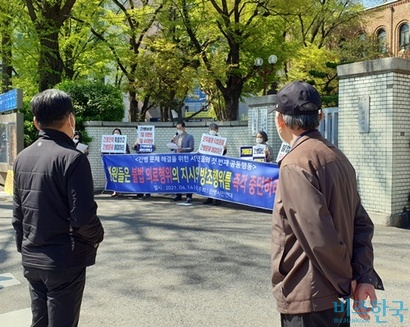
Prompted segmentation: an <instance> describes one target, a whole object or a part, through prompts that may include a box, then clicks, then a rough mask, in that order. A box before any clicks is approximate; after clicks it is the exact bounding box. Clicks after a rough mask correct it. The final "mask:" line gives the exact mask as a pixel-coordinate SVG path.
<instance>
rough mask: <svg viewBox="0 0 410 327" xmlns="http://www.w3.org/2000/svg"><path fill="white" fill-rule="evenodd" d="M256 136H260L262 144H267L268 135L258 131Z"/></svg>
mask: <svg viewBox="0 0 410 327" xmlns="http://www.w3.org/2000/svg"><path fill="white" fill-rule="evenodd" d="M258 134H260V135H262V140H263V142H268V134H266V132H264V131H259V132H258Z"/></svg>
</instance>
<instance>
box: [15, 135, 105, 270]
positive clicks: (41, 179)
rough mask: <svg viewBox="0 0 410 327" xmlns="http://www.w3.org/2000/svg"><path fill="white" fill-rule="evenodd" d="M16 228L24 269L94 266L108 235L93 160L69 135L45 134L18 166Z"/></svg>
mask: <svg viewBox="0 0 410 327" xmlns="http://www.w3.org/2000/svg"><path fill="white" fill-rule="evenodd" d="M13 227H14V229H15V231H16V243H17V250H18V251H19V252H21V253H22V260H23V266H27V267H34V268H39V269H45V270H63V269H64V270H65V269H77V268H82V267H86V266H90V265H93V264H94V263H95V257H96V253H97V247H98V244H99V243H100V242H101V241H102V240H103V235H104V230H103V227H102V225H101V222H100V220H99V218H98V217H97V204H96V203H95V201H94V194H93V180H92V175H91V168H90V164H89V162H88V159H87V157H86V156H85V155H84V154H83V153H81V152H80V151H78V150H76V149H75V145H74V142H73V141H72V140H71V139H70V138H69V137H68V136H67V135H66V134H64V133H62V132H59V131H57V130H52V129H45V130H42V131H40V136H39V139H38V140H37V141H36V142H34V143H33V144H32V145H31V146H29V147H28V148H26V149H24V150H23V151H22V152H21V153H20V154H19V155H18V156H17V159H16V160H15V163H14V210H13Z"/></svg>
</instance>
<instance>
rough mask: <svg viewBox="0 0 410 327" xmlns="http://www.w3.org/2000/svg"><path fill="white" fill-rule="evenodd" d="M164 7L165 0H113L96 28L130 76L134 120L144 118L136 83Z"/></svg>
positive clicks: (126, 73) (124, 72)
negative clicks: (141, 59) (146, 44)
mask: <svg viewBox="0 0 410 327" xmlns="http://www.w3.org/2000/svg"><path fill="white" fill-rule="evenodd" d="M162 8H163V1H160V2H158V3H155V2H149V1H142V2H139V3H136V2H135V1H133V0H125V1H119V0H112V4H111V5H110V6H107V7H106V12H105V14H104V17H105V18H104V19H103V20H100V22H99V24H97V25H95V26H93V29H92V32H93V33H94V35H95V36H96V37H98V38H99V39H100V40H101V41H103V42H104V44H105V45H106V46H107V47H108V49H109V50H110V52H111V55H112V57H113V58H114V62H115V65H116V68H117V69H118V70H119V71H120V72H121V74H122V75H123V76H124V77H125V79H126V83H125V88H126V90H127V92H128V94H129V100H130V120H131V121H139V120H140V119H141V115H140V113H139V111H138V99H137V91H138V89H137V87H136V81H137V79H136V71H137V67H138V63H139V61H138V58H139V56H140V52H141V50H142V49H143V48H144V41H145V38H146V37H147V36H149V35H151V34H153V33H155V31H156V27H155V24H156V23H158V22H157V16H158V13H159V12H160V11H161V9H162ZM120 80H121V79H120ZM143 101H144V99H143ZM144 102H145V101H144Z"/></svg>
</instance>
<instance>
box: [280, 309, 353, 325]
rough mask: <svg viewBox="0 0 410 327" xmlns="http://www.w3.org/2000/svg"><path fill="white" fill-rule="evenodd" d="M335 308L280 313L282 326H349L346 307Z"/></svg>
mask: <svg viewBox="0 0 410 327" xmlns="http://www.w3.org/2000/svg"><path fill="white" fill-rule="evenodd" d="M336 311H337V310H335V309H329V310H325V311H318V312H310V313H303V314H281V315H280V318H281V323H282V327H350V317H349V316H348V315H347V308H346V310H345V311H344V312H336Z"/></svg>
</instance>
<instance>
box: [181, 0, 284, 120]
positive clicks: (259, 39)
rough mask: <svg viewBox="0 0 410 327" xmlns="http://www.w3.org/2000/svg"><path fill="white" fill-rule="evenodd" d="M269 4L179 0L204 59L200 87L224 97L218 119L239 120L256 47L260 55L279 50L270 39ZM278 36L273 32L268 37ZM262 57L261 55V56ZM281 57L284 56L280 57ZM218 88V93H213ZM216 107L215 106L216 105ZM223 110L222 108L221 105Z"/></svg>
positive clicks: (188, 29) (185, 22) (184, 21)
mask: <svg viewBox="0 0 410 327" xmlns="http://www.w3.org/2000/svg"><path fill="white" fill-rule="evenodd" d="M268 2H269V1H252V2H242V1H240V0H233V1H232V0H211V1H209V2H195V1H191V0H178V1H177V2H175V6H176V7H177V8H178V10H179V12H180V15H181V21H182V24H183V26H184V28H185V29H186V34H187V35H188V36H189V39H190V42H191V43H192V45H193V46H194V48H195V51H196V55H197V56H199V58H200V60H201V67H200V76H201V80H200V84H201V85H202V87H203V89H205V90H207V89H208V90H210V91H209V93H212V94H214V95H215V99H218V100H219V99H220V98H219V97H217V96H216V94H217V93H219V94H220V95H221V96H222V98H223V104H222V107H223V108H219V109H218V110H217V111H216V114H217V116H218V119H221V120H236V119H237V114H238V106H239V100H240V97H241V95H242V92H243V90H244V87H245V84H246V83H247V82H248V81H249V80H250V79H251V78H252V77H254V76H255V70H254V67H253V62H254V59H255V52H254V51H253V50H255V47H256V45H255V44H257V45H258V48H259V51H260V52H268V51H267V49H269V48H270V49H271V51H272V49H275V48H276V49H279V46H278V44H275V42H274V41H275V40H276V37H273V38H270V39H267V38H266V35H267V34H269V33H267V31H268V28H269V27H270V26H269V22H270V21H269V20H268V19H266V18H267V17H266V16H269V13H268V11H267V7H266V6H267V4H268ZM273 33H277V30H274V29H272V30H271V32H270V34H269V35H272V34H273ZM258 56H259V55H258ZM277 56H278V57H279V58H281V57H282V56H281V54H279V53H278V54H277ZM211 83H212V84H213V85H215V86H216V87H217V89H218V92H213V91H211V90H213V89H214V88H213V86H212V85H211ZM215 105H216V103H215ZM220 107H221V106H220Z"/></svg>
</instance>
